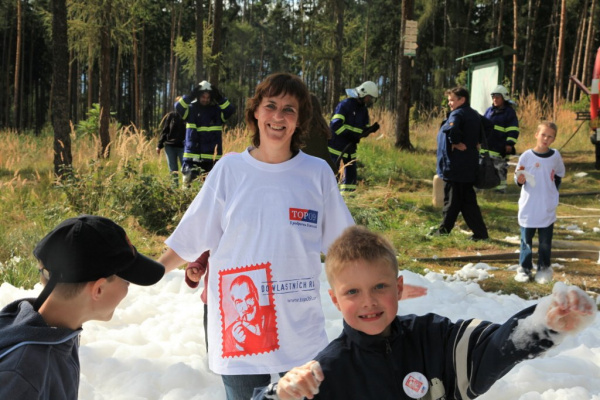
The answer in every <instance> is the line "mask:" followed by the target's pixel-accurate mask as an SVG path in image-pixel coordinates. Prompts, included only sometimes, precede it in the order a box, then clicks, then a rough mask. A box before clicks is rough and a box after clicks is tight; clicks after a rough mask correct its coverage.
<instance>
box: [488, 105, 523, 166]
mask: <svg viewBox="0 0 600 400" xmlns="http://www.w3.org/2000/svg"><path fill="white" fill-rule="evenodd" d="M483 116H484V118H485V119H484V122H485V125H486V133H487V136H486V137H487V144H488V149H487V150H488V151H489V153H490V155H491V156H495V157H505V156H506V155H507V154H506V146H511V147H512V148H513V149H514V147H515V145H516V144H517V139H518V137H519V120H518V119H517V113H516V112H515V110H514V109H513V108H512V107H511V106H510V105H509V104H508V103H507V104H506V105H505V107H502V108H498V107H494V106H492V107H490V108H488V109H487V111H486V112H485V114H484V115H483ZM513 154H514V153H513Z"/></svg>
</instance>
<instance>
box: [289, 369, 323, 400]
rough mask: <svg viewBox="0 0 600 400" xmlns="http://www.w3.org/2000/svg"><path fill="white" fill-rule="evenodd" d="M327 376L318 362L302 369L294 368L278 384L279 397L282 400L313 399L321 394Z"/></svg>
mask: <svg viewBox="0 0 600 400" xmlns="http://www.w3.org/2000/svg"><path fill="white" fill-rule="evenodd" d="M323 379H325V376H324V375H323V370H322V369H321V365H320V364H319V362H318V361H314V360H313V361H309V362H307V363H306V364H304V365H302V366H301V367H296V368H292V369H291V370H289V371H288V373H287V374H285V375H284V376H283V377H282V378H281V379H279V382H278V383H277V396H279V398H280V399H281V400H295V399H302V398H304V397H306V398H307V399H312V398H313V397H314V395H315V394H317V393H319V386H320V385H321V382H323Z"/></svg>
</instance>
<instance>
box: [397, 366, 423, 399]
mask: <svg viewBox="0 0 600 400" xmlns="http://www.w3.org/2000/svg"><path fill="white" fill-rule="evenodd" d="M402 388H403V389H404V393H406V395H407V396H408V397H410V398H411V399H420V398H421V397H423V396H425V395H426V394H427V390H429V382H428V381H427V378H425V375H423V374H422V373H420V372H411V373H409V374H408V375H406V376H405V377H404V380H403V381H402Z"/></svg>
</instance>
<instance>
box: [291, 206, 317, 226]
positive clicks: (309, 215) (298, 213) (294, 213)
mask: <svg viewBox="0 0 600 400" xmlns="http://www.w3.org/2000/svg"><path fill="white" fill-rule="evenodd" d="M318 220H319V213H318V211H314V210H305V209H302V208H290V221H302V222H310V223H312V224H316V223H317V221H318Z"/></svg>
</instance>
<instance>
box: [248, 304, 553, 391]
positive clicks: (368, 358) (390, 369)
mask: <svg viewBox="0 0 600 400" xmlns="http://www.w3.org/2000/svg"><path fill="white" fill-rule="evenodd" d="M534 310H535V306H532V307H529V308H526V309H525V310H523V311H521V312H519V313H518V314H516V315H514V316H513V317H511V318H510V319H509V320H508V321H507V322H505V323H504V324H502V325H499V324H492V323H490V322H485V321H481V320H477V319H472V320H460V321H457V322H456V323H452V322H451V321H450V320H449V319H447V318H445V317H442V316H439V315H436V314H427V315H423V316H416V315H406V316H397V317H396V319H395V320H394V321H393V322H392V334H391V335H390V336H389V337H381V336H372V335H367V334H364V333H362V332H359V331H356V330H354V329H352V328H351V327H350V326H349V325H347V324H346V323H345V322H344V331H343V333H342V334H341V335H340V336H339V337H338V338H337V339H335V340H334V341H333V342H331V343H330V344H329V345H328V346H327V347H326V348H325V349H324V350H323V351H322V352H321V353H319V355H317V357H316V358H315V359H316V360H317V361H319V363H320V364H321V368H322V369H323V374H324V375H325V380H324V381H323V382H322V383H321V386H320V387H319V394H317V395H316V396H315V397H314V398H315V399H316V400H319V399H323V400H325V399H327V400H347V399H378V400H399V399H401V400H402V399H403V400H411V397H409V396H408V395H407V393H406V391H405V389H404V386H407V385H409V384H410V383H409V381H408V379H410V377H411V376H415V373H418V374H421V376H422V377H424V378H425V379H423V381H424V380H426V382H427V385H422V386H421V387H422V388H425V389H426V390H423V393H422V394H421V395H420V396H419V398H421V399H423V400H442V399H443V400H446V399H448V400H450V399H466V398H471V399H472V398H475V397H477V396H479V395H482V394H483V393H485V392H486V391H487V390H488V389H489V388H490V387H491V386H492V385H493V384H494V383H495V382H496V381H497V380H498V379H499V378H501V377H502V376H503V375H505V374H506V373H507V372H508V371H510V369H511V368H512V367H514V366H515V365H516V364H517V363H519V362H520V361H523V360H525V359H529V358H532V357H534V356H536V355H539V354H540V353H542V352H544V351H545V350H547V349H548V348H550V347H551V346H553V345H554V343H553V341H552V340H551V335H552V331H548V330H546V329H544V328H540V329H539V331H538V332H532V334H531V335H530V336H529V337H528V339H529V340H526V341H525V342H526V343H523V344H522V345H521V346H519V348H518V349H517V348H516V347H515V344H514V342H513V341H512V340H511V339H510V336H511V334H512V332H513V330H514V329H515V327H516V326H517V325H518V322H519V320H522V319H523V318H525V317H527V316H529V315H531V314H532V313H533V311H534ZM423 381H421V382H419V381H418V380H415V381H413V382H412V387H413V388H415V389H418V388H419V387H420V384H422V383H424V382H423ZM255 398H258V397H255ZM413 398H414V397H413Z"/></svg>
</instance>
